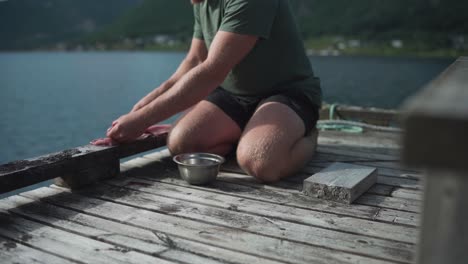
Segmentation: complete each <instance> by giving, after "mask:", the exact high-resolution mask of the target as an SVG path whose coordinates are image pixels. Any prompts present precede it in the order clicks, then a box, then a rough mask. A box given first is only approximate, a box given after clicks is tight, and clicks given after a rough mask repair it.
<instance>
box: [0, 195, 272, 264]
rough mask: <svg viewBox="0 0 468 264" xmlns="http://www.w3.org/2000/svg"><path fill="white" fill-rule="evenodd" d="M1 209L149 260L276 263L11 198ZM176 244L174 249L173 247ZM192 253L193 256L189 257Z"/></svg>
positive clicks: (5, 201) (3, 201) (18, 198)
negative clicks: (136, 252)
mask: <svg viewBox="0 0 468 264" xmlns="http://www.w3.org/2000/svg"><path fill="white" fill-rule="evenodd" d="M0 209H3V210H10V211H11V212H14V213H15V214H17V215H21V216H24V217H26V218H28V219H33V220H35V221H38V222H42V223H46V224H48V225H51V226H54V227H57V228H60V229H62V230H66V231H69V232H73V233H77V234H82V235H85V236H87V237H92V238H94V239H97V240H99V241H103V242H109V243H112V244H114V245H117V246H121V247H126V248H129V249H133V250H137V251H139V252H142V253H146V254H150V255H152V256H159V257H162V258H164V259H168V260H173V261H176V262H184V263H194V264H195V263H200V264H202V263H203V264H205V263H206V264H216V263H226V262H229V263H265V262H267V263H270V264H273V263H276V264H278V262H272V261H270V262H268V261H267V260H264V259H261V258H258V257H255V256H250V255H245V254H242V253H238V252H235V251H228V250H224V249H222V248H217V247H209V246H207V245H205V244H201V243H197V242H193V241H188V240H184V239H174V238H173V239H172V240H171V241H173V244H172V245H168V241H167V240H165V239H164V238H165V235H164V234H163V233H155V232H152V231H150V230H146V229H143V228H138V227H134V226H131V225H125V224H121V223H117V222H113V221H110V220H107V219H103V218H100V217H94V216H90V215H86V214H83V213H79V212H76V211H72V210H69V209H65V208H61V207H58V206H54V205H51V204H48V203H43V202H40V201H36V200H32V199H30V198H26V197H22V196H13V197H9V198H7V199H4V200H2V202H1V203H0ZM174 244H176V245H177V247H174V246H173V245H174ZM191 252H193V253H191Z"/></svg>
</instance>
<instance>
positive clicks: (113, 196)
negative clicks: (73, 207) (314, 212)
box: [80, 184, 413, 262]
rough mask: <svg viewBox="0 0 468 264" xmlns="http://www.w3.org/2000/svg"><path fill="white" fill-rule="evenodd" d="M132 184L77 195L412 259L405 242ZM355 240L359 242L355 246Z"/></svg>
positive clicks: (353, 250)
mask: <svg viewBox="0 0 468 264" xmlns="http://www.w3.org/2000/svg"><path fill="white" fill-rule="evenodd" d="M133 185H134V184H133ZM133 185H131V186H130V187H129V188H123V189H122V188H115V187H109V186H102V187H96V188H93V190H89V189H87V190H86V191H83V192H80V193H84V194H86V195H88V196H92V197H96V198H103V199H105V200H109V201H115V202H119V203H122V204H125V205H129V206H138V207H139V208H144V209H148V210H153V211H157V212H161V213H168V214H170V215H174V216H180V217H184V218H187V219H192V220H197V221H203V222H207V223H210V224H213V225H216V226H224V227H233V228H238V229H240V230H243V231H248V232H252V233H256V234H260V235H265V236H271V237H275V238H279V239H283V240H288V241H292V242H300V243H304V244H307V245H310V246H321V247H325V248H329V249H333V250H340V251H343V252H349V253H355V254H362V255H366V256H371V257H375V258H382V259H386V260H388V261H395V260H396V261H403V262H405V261H406V262H408V261H410V260H411V252H412V248H413V247H412V246H411V245H408V244H405V243H398V242H393V241H385V240H381V239H375V238H368V237H365V236H360V235H354V234H348V233H343V232H337V231H333V230H327V229H322V228H316V227H314V226H310V225H302V224H296V223H293V222H287V221H284V220H280V219H274V218H271V219H270V218H269V216H268V215H265V216H260V215H254V214H251V213H250V214H246V213H243V212H239V211H238V210H233V207H232V204H231V205H227V204H226V205H225V206H224V208H222V207H221V206H219V204H215V206H211V205H207V204H208V203H209V201H208V200H206V201H205V204H199V203H194V202H193V201H188V199H187V198H186V199H185V200H180V199H173V198H168V197H165V196H161V195H155V194H153V193H147V192H130V191H129V190H141V189H140V188H138V187H137V188H134V187H132V186H133ZM177 193H179V192H177ZM188 198H190V197H188ZM272 219H274V220H272ZM246 223H248V224H246ZM356 241H361V242H360V243H356ZM389 252H391V254H389Z"/></svg>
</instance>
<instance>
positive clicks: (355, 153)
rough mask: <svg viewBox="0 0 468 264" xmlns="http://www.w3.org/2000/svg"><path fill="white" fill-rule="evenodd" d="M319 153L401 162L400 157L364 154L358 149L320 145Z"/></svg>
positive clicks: (373, 153)
mask: <svg viewBox="0 0 468 264" xmlns="http://www.w3.org/2000/svg"><path fill="white" fill-rule="evenodd" d="M317 153H318V154H328V155H336V156H341V157H350V158H362V159H368V160H392V161H394V160H399V159H400V157H399V156H396V155H391V154H382V153H375V152H364V151H360V150H359V149H357V148H350V147H348V148H346V147H336V148H333V147H329V146H327V145H325V146H324V145H318V146H317Z"/></svg>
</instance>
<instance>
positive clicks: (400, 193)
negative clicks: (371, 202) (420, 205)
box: [390, 188, 423, 201]
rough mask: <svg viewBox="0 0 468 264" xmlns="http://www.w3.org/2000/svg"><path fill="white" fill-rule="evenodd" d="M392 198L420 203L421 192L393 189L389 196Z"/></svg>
mask: <svg viewBox="0 0 468 264" xmlns="http://www.w3.org/2000/svg"><path fill="white" fill-rule="evenodd" d="M390 196H392V197H396V198H403V199H410V200H417V201H422V199H423V192H422V191H419V190H410V189H404V188H395V189H394V190H393V191H392V193H391V194H390Z"/></svg>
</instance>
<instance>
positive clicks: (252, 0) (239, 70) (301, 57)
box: [194, 0, 322, 106]
mask: <svg viewBox="0 0 468 264" xmlns="http://www.w3.org/2000/svg"><path fill="white" fill-rule="evenodd" d="M194 15H195V26H194V38H198V39H202V40H204V42H205V44H206V46H207V47H208V49H209V47H210V45H211V42H212V41H213V39H214V37H215V35H216V32H218V31H227V32H233V33H238V34H245V35H254V36H258V37H259V40H258V41H257V43H256V44H255V47H254V48H253V49H252V51H250V53H249V54H248V55H247V56H246V57H245V58H244V59H243V60H242V61H241V62H240V63H239V64H237V65H236V66H235V67H234V68H233V69H232V71H231V72H230V73H229V75H228V76H227V77H226V79H225V81H224V82H223V84H222V85H221V86H222V87H223V88H224V89H225V90H227V91H229V92H231V93H233V94H237V95H252V96H265V95H270V94H274V93H278V92H280V91H283V90H286V89H301V90H303V91H304V92H305V94H306V95H307V96H308V97H309V99H310V100H311V101H312V102H313V103H314V104H315V105H316V106H320V105H321V101H322V92H321V89H320V80H319V79H318V78H317V77H315V76H314V73H313V70H312V67H311V65H310V61H309V59H308V57H307V55H306V53H305V50H304V44H303V42H302V39H301V36H300V33H299V30H298V27H297V25H296V22H295V18H294V16H293V14H292V11H291V7H290V4H289V0H205V1H203V2H202V3H200V4H195V5H194Z"/></svg>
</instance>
